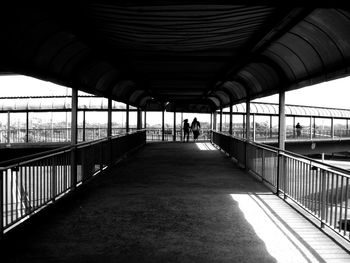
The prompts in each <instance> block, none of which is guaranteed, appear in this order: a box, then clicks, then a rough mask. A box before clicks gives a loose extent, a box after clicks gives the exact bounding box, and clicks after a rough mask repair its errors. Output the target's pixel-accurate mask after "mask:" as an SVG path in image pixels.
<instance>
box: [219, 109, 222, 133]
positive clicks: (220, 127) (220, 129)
mask: <svg viewBox="0 0 350 263" xmlns="http://www.w3.org/2000/svg"><path fill="white" fill-rule="evenodd" d="M219 131H220V132H222V108H220V126H219Z"/></svg>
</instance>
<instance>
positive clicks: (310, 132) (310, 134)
mask: <svg viewBox="0 0 350 263" xmlns="http://www.w3.org/2000/svg"><path fill="white" fill-rule="evenodd" d="M309 135H310V140H312V137H313V136H312V117H311V116H310V134H309Z"/></svg>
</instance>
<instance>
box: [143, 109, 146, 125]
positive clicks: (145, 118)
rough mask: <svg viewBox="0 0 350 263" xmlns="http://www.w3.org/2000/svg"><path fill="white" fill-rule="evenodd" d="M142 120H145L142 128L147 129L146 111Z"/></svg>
mask: <svg viewBox="0 0 350 263" xmlns="http://www.w3.org/2000/svg"><path fill="white" fill-rule="evenodd" d="M144 119H145V120H144V122H145V123H144V124H143V127H144V129H146V128H147V121H146V120H147V111H146V110H145V112H144Z"/></svg>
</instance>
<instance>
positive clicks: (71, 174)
mask: <svg viewBox="0 0 350 263" xmlns="http://www.w3.org/2000/svg"><path fill="white" fill-rule="evenodd" d="M121 138H123V139H121ZM145 142H146V137H145V131H144V130H138V131H131V132H129V133H127V134H124V135H117V136H110V137H109V138H103V139H100V140H97V141H93V142H86V143H79V144H75V145H71V146H66V147H63V148H59V149H55V150H50V151H46V152H42V153H39V154H34V155H30V156H25V157H22V158H16V159H13V160H10V161H7V162H6V165H5V166H3V167H0V239H1V237H2V235H3V234H4V233H5V232H7V231H9V230H10V229H12V227H14V226H17V225H18V224H20V223H21V222H22V221H23V220H26V219H28V218H29V217H30V216H31V215H32V214H34V213H37V212H38V211H41V210H42V209H43V208H45V207H47V206H48V205H52V204H54V203H55V201H56V200H57V199H59V198H62V197H63V196H67V195H68V194H69V193H71V192H73V191H75V190H76V189H77V188H78V187H80V186H81V185H84V184H86V183H87V182H88V181H90V179H92V178H93V177H94V176H96V175H97V174H100V173H101V172H102V171H104V170H105V169H106V168H108V167H110V166H112V165H113V164H115V163H116V162H117V161H118V160H120V159H121V158H123V157H124V156H125V155H126V154H128V153H129V152H130V151H132V150H135V149H137V148H138V147H140V146H142V145H143V144H145ZM3 164H4V163H3Z"/></svg>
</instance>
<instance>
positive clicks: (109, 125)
mask: <svg viewBox="0 0 350 263" xmlns="http://www.w3.org/2000/svg"><path fill="white" fill-rule="evenodd" d="M111 136H112V100H111V99H108V109H107V138H110V137H111Z"/></svg>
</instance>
